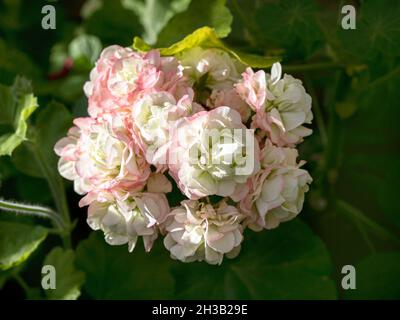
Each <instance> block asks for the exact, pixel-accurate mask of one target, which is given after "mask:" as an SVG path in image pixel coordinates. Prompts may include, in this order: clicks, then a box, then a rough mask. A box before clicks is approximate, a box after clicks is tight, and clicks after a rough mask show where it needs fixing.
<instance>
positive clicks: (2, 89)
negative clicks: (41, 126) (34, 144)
mask: <svg viewBox="0 0 400 320" xmlns="http://www.w3.org/2000/svg"><path fill="white" fill-rule="evenodd" d="M37 107H38V104H37V99H36V97H35V96H34V95H33V94H32V92H31V89H30V88H29V85H28V84H27V81H26V80H24V79H22V78H16V81H15V82H14V85H13V86H11V87H6V86H4V85H1V84H0V124H2V126H0V156H2V155H11V153H12V152H13V150H14V149H15V148H16V147H18V146H19V145H20V144H21V143H22V142H23V141H24V140H26V132H27V128H28V125H27V120H28V118H29V117H30V116H31V114H32V113H33V112H34V111H35V110H36V108H37Z"/></svg>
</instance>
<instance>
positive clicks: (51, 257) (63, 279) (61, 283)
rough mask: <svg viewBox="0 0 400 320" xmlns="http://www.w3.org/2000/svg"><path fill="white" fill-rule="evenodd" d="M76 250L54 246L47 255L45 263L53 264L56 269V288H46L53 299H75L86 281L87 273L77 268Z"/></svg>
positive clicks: (46, 291)
mask: <svg viewBox="0 0 400 320" xmlns="http://www.w3.org/2000/svg"><path fill="white" fill-rule="evenodd" d="M74 262H75V252H74V251H73V250H64V249H62V248H60V247H57V248H54V249H53V250H52V251H51V252H50V253H49V254H48V255H47V257H46V259H45V261H44V263H43V265H51V266H53V267H54V268H55V270H56V288H55V289H48V290H45V293H46V296H47V298H48V299H51V300H75V299H77V298H78V297H79V296H80V294H81V291H80V288H81V286H82V284H83V283H84V281H85V274H84V273H83V272H82V271H79V270H77V269H76V268H75V265H74Z"/></svg>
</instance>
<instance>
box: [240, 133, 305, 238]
mask: <svg viewBox="0 0 400 320" xmlns="http://www.w3.org/2000/svg"><path fill="white" fill-rule="evenodd" d="M297 156H298V152H297V150H296V149H292V148H280V147H276V146H273V145H272V143H271V142H270V141H267V142H266V143H265V147H264V148H263V150H262V151H261V166H262V168H261V170H260V171H259V172H257V174H256V175H254V177H252V178H250V179H249V181H248V187H249V192H248V194H247V195H246V197H245V198H244V199H242V201H241V202H240V208H241V210H242V211H243V212H244V213H245V214H246V215H247V219H246V225H248V226H249V227H250V228H251V229H253V230H255V231H260V230H262V229H263V228H265V229H273V228H276V227H277V226H278V225H279V224H280V223H281V222H284V221H288V220H291V219H293V218H294V217H295V216H297V215H298V214H299V213H300V211H301V210H302V208H303V202H304V194H305V193H306V192H307V191H308V188H309V187H308V185H309V184H310V183H311V182H312V179H311V176H310V175H309V174H308V172H307V171H306V170H304V169H300V167H301V166H302V165H303V164H304V162H300V163H297V162H296V158H297Z"/></svg>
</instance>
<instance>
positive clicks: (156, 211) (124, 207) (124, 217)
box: [87, 192, 170, 252]
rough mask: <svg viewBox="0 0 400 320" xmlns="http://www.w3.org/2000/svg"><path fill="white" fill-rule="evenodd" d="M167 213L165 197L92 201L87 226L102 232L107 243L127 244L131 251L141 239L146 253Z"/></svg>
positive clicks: (153, 195) (139, 195)
mask: <svg viewBox="0 0 400 320" xmlns="http://www.w3.org/2000/svg"><path fill="white" fill-rule="evenodd" d="M169 211H170V209H169V205H168V200H167V198H166V197H165V195H164V194H162V193H149V192H145V193H137V194H133V195H131V196H129V197H128V198H126V199H123V200H115V201H107V202H98V201H94V202H92V203H91V204H90V205H89V209H88V218H87V223H88V224H89V226H90V227H91V228H92V229H93V230H101V231H103V232H104V238H105V240H106V242H107V243H109V244H111V245H122V244H128V250H129V251H130V252H132V251H133V249H134V248H135V246H136V242H137V240H138V237H140V236H141V237H142V238H143V244H144V247H145V250H146V251H147V252H148V251H150V250H151V248H152V246H153V243H154V240H156V239H157V237H158V234H159V232H160V225H162V224H163V223H164V221H165V219H166V218H167V215H168V213H169Z"/></svg>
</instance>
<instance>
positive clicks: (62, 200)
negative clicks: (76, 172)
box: [31, 142, 71, 248]
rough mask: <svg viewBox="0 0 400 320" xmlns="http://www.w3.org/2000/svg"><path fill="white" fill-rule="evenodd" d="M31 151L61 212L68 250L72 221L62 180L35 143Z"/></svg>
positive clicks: (32, 144) (63, 237)
mask: <svg viewBox="0 0 400 320" xmlns="http://www.w3.org/2000/svg"><path fill="white" fill-rule="evenodd" d="M31 150H32V151H33V154H34V155H35V158H36V162H37V163H38V165H39V167H40V170H41V172H42V174H43V175H44V176H45V178H46V180H47V183H48V185H49V187H50V190H51V194H52V196H53V199H54V202H55V204H56V207H57V211H58V212H59V214H60V216H61V219H62V221H63V225H64V229H63V232H62V234H61V238H62V240H63V243H64V246H65V247H66V248H71V235H70V232H71V219H70V215H69V209H68V204H67V197H66V194H65V189H64V185H63V183H62V180H61V178H60V177H59V176H58V175H57V174H54V170H53V169H52V168H51V167H50V166H49V164H48V163H47V162H46V159H45V157H44V156H43V154H42V152H41V151H40V148H37V147H36V145H35V144H34V142H32V143H31Z"/></svg>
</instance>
